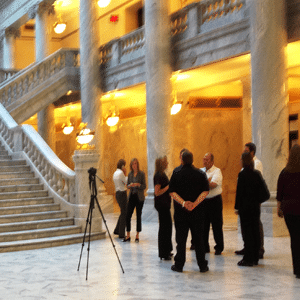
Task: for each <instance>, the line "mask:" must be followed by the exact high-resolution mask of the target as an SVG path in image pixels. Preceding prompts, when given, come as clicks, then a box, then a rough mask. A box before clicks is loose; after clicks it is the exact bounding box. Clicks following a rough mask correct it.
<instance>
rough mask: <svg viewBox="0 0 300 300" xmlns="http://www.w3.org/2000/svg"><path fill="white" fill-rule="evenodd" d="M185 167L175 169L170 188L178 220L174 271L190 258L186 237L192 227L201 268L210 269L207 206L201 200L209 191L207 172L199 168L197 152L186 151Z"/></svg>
mask: <svg viewBox="0 0 300 300" xmlns="http://www.w3.org/2000/svg"><path fill="white" fill-rule="evenodd" d="M182 164H183V165H182V167H181V168H176V169H175V170H174V171H173V174H172V177H171V179H170V184H169V192H170V195H171V197H172V198H173V200H174V210H175V213H174V221H175V229H176V242H177V253H176V255H175V258H174V260H175V264H174V265H173V266H172V267H171V269H172V271H175V272H182V269H183V266H184V264H185V259H186V240H187V236H188V232H189V229H190V230H191V233H192V238H193V243H194V245H195V252H196V259H197V263H198V266H199V268H200V272H202V273H204V272H207V271H208V270H209V269H208V266H207V260H205V248H204V243H203V226H204V210H203V208H202V205H201V202H202V201H203V200H204V199H205V197H206V196H207V195H208V193H209V184H208V180H207V178H206V175H205V173H204V172H202V171H201V170H199V169H197V168H195V167H194V166H193V165H192V164H193V154H192V153H191V152H189V151H185V152H183V153H182Z"/></svg>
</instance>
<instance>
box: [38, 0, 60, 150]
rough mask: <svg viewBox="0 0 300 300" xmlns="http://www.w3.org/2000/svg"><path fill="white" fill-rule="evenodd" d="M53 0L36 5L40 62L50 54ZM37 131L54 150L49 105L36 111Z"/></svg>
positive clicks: (53, 128)
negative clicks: (50, 20)
mask: <svg viewBox="0 0 300 300" xmlns="http://www.w3.org/2000/svg"><path fill="white" fill-rule="evenodd" d="M53 2H54V1H50V2H49V1H48V2H42V3H40V4H39V5H37V6H36V22H35V60H36V62H40V61H42V60H43V59H45V58H46V57H47V56H49V55H50V53H51V52H50V39H51V27H50V26H49V21H48V19H49V15H50V14H53V13H54V7H53V5H52V3H53ZM38 132H39V134H40V136H41V137H42V138H43V139H44V140H45V141H46V143H47V144H48V145H49V146H50V147H51V149H52V150H53V151H54V152H55V150H56V149H55V144H56V141H55V120H54V107H53V105H49V106H48V107H46V108H44V109H42V110H41V111H39V112H38Z"/></svg>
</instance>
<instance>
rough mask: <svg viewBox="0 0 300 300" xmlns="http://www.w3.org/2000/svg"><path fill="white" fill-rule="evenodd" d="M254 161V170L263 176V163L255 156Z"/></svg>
mask: <svg viewBox="0 0 300 300" xmlns="http://www.w3.org/2000/svg"><path fill="white" fill-rule="evenodd" d="M253 161H254V169H255V170H258V171H260V173H261V175H262V174H263V165H262V163H261V161H260V160H259V159H258V158H257V157H256V156H254V157H253Z"/></svg>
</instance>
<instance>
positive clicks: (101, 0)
mask: <svg viewBox="0 0 300 300" xmlns="http://www.w3.org/2000/svg"><path fill="white" fill-rule="evenodd" d="M109 3H110V0H99V1H98V6H99V7H101V8H103V7H106V6H108V4H109Z"/></svg>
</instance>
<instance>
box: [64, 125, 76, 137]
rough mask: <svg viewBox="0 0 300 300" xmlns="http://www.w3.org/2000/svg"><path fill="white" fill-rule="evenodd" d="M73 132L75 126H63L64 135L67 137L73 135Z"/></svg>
mask: <svg viewBox="0 0 300 300" xmlns="http://www.w3.org/2000/svg"><path fill="white" fill-rule="evenodd" d="M73 130H74V126H73V125H72V124H69V125H65V126H63V133H64V134H65V135H69V134H71V133H72V132H73Z"/></svg>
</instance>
